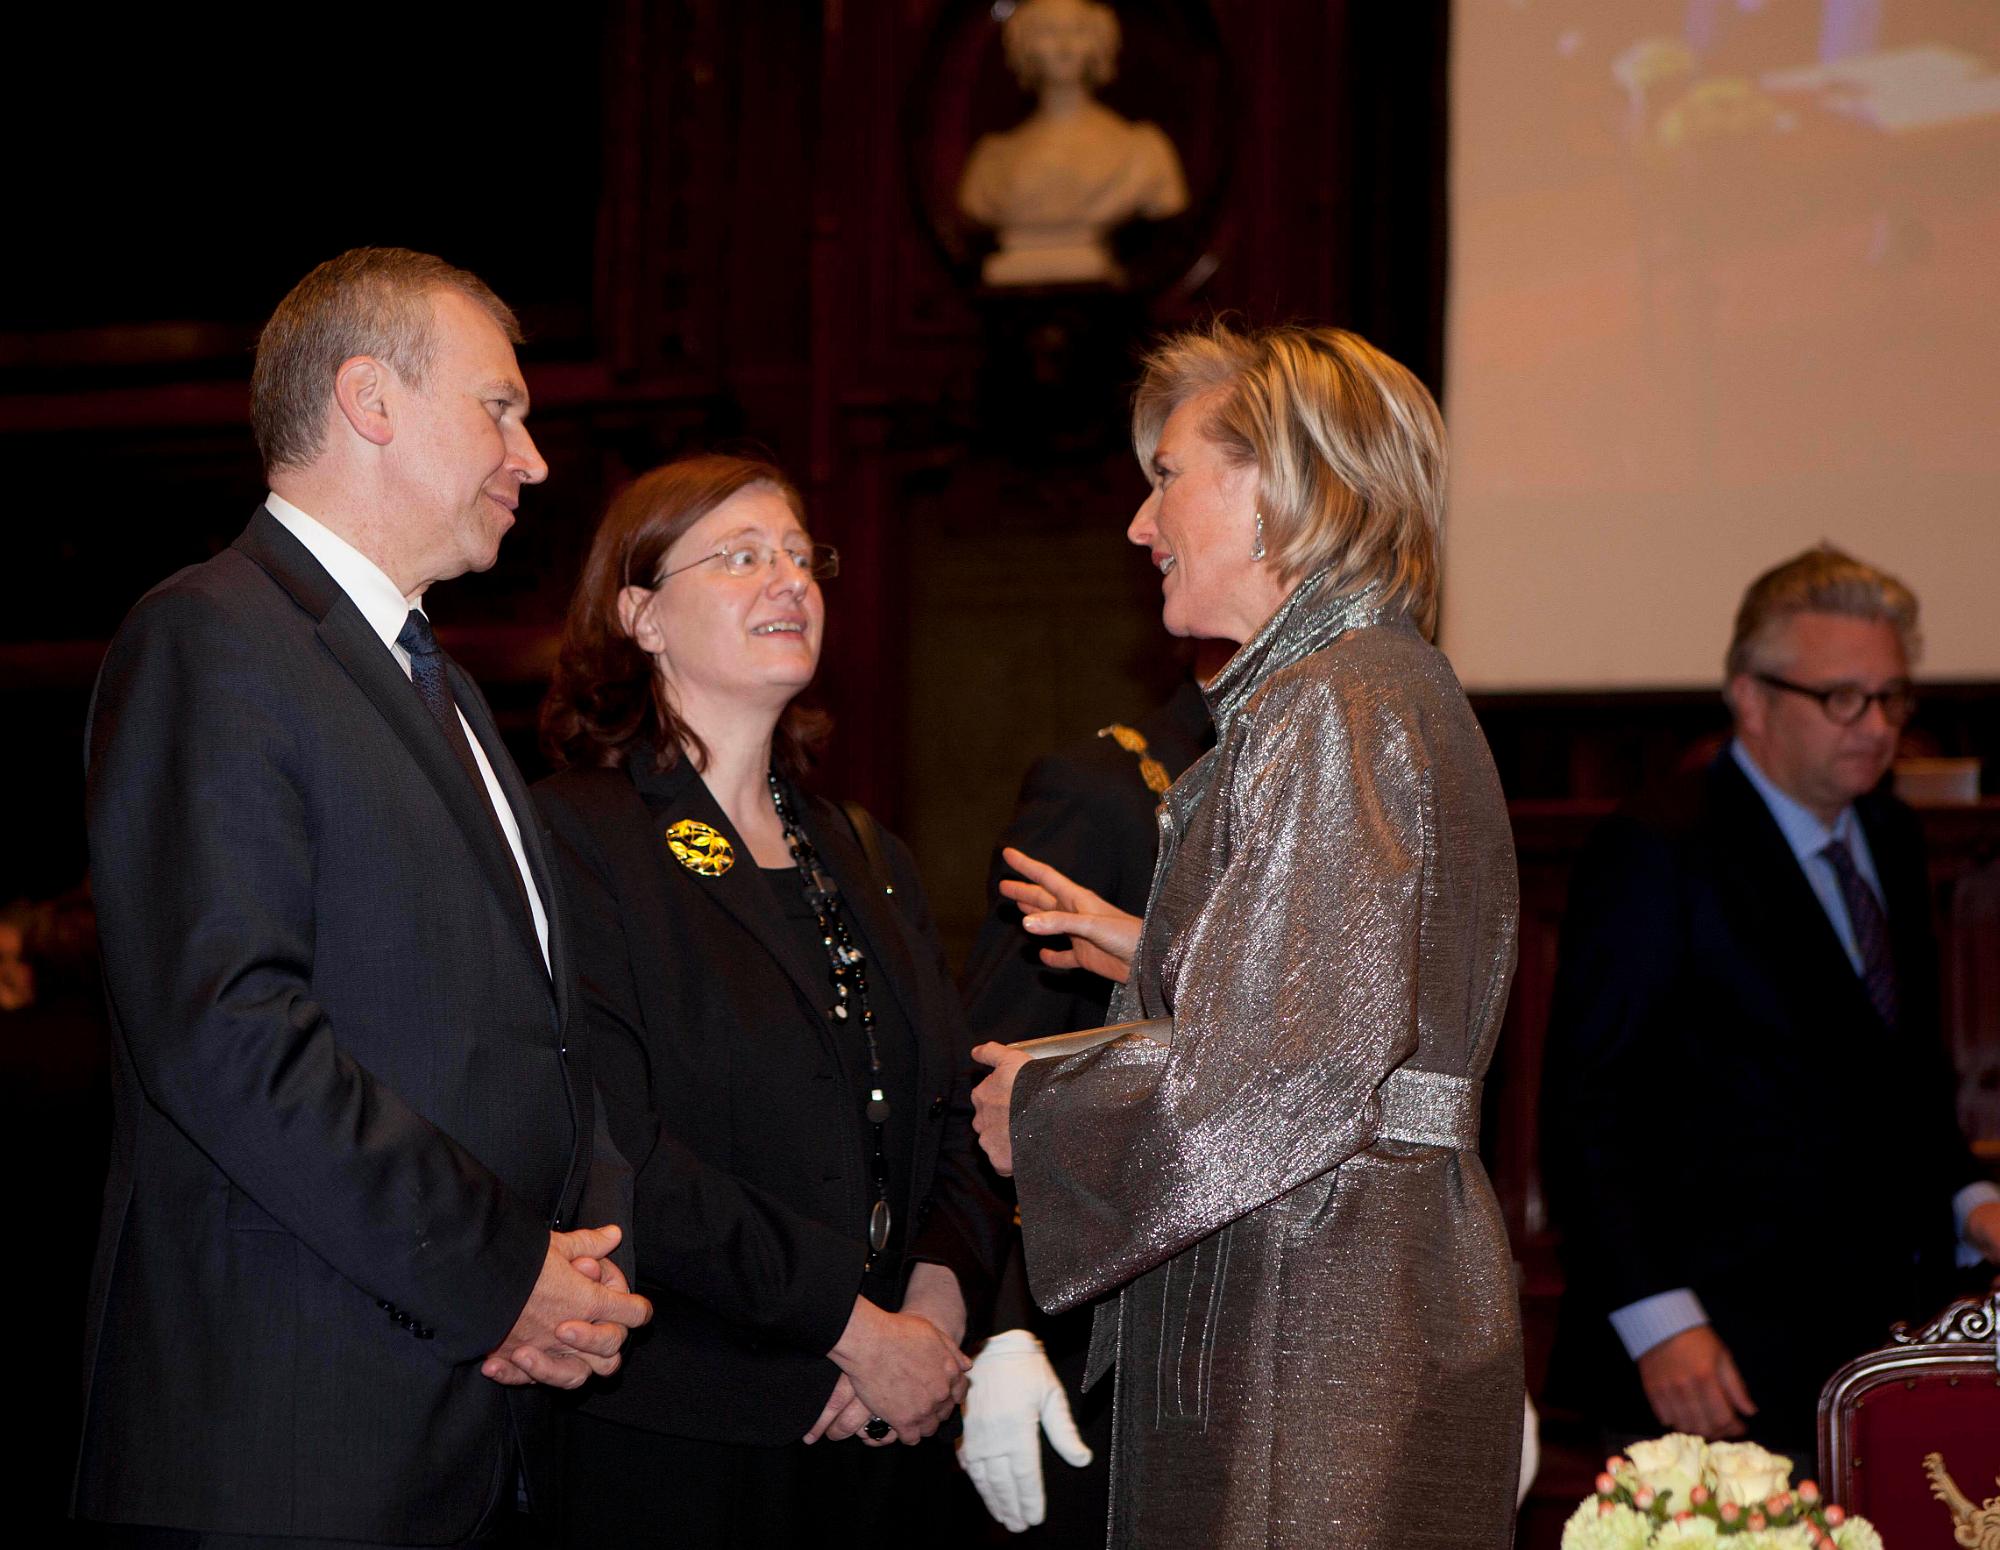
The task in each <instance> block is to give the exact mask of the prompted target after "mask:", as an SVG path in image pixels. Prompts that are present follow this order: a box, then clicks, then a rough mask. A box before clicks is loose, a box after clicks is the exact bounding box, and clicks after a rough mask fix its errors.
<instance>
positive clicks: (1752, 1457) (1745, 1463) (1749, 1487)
mask: <svg viewBox="0 0 2000 1550" xmlns="http://www.w3.org/2000/svg"><path fill="white" fill-rule="evenodd" d="M1708 1472H1709V1473H1710V1474H1712V1475H1713V1476H1715V1499H1716V1500H1717V1501H1719V1502H1734V1503H1736V1505H1737V1506H1739V1507H1742V1508H1746V1509H1747V1508H1751V1507H1761V1506H1763V1505H1764V1499H1765V1498H1766V1497H1770V1496H1776V1495H1777V1494H1778V1493H1779V1492H1780V1491H1783V1490H1786V1489H1788V1488H1789V1487H1790V1485H1791V1481H1792V1461H1791V1460H1790V1459H1788V1458H1786V1457H1785V1456H1784V1455H1783V1454H1782V1453H1766V1452H1765V1451H1764V1450H1763V1449H1762V1448H1760V1447H1758V1446H1757V1444H1756V1443H1754V1442H1712V1443H1710V1444H1709V1445H1708Z"/></svg>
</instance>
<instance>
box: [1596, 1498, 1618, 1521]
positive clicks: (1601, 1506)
mask: <svg viewBox="0 0 2000 1550" xmlns="http://www.w3.org/2000/svg"><path fill="white" fill-rule="evenodd" d="M1617 1510H1618V1504H1617V1503H1616V1502H1608V1501H1607V1502H1599V1503H1598V1504H1597V1515H1598V1516H1599V1517H1600V1518H1608V1517H1610V1516H1611V1514H1612V1513H1614V1512H1616V1511H1617Z"/></svg>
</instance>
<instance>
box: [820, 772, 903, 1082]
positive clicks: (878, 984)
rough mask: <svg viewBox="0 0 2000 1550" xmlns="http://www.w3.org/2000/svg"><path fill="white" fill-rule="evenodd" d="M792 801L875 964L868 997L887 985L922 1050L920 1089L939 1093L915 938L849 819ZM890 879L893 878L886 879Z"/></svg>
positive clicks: (828, 805)
mask: <svg viewBox="0 0 2000 1550" xmlns="http://www.w3.org/2000/svg"><path fill="white" fill-rule="evenodd" d="M792 800H793V801H794V802H795V803H801V805H802V806H803V807H804V810H805V811H806V813H807V814H808V821H809V822H810V823H811V824H812V828H811V831H810V832H811V835H812V841H813V844H814V845H815V846H816V847H817V848H818V850H819V853H820V859H821V860H822V861H824V862H825V863H826V864H827V866H829V867H830V868H832V870H833V875H834V879H835V881H836V882H838V883H839V884H840V899H841V903H842V905H843V906H844V907H845V909H846V910H847V917H848V921H849V926H850V929H851V930H853V931H854V932H855V934H856V935H858V936H859V937H860V938H861V940H862V942H863V944H864V947H863V951H865V952H866V953H867V954H868V955H869V958H870V960H871V968H872V970H873V972H871V973H870V974H869V975H868V993H869V994H870V995H871V996H880V995H881V994H882V986H883V983H884V982H885V981H886V982H887V983H888V985H889V987H890V991H891V993H892V994H893V995H894V996H895V998H896V1001H897V1004H898V1005H900V1006H901V1007H902V1009H903V1017H904V1019H905V1020H906V1021H907V1022H908V1023H909V1025H910V1029H911V1032H912V1036H913V1038H914V1039H915V1042H916V1047H917V1052H918V1066H919V1069H918V1089H917V1090H918V1091H919V1092H933V1091H936V1090H937V1080H938V1073H937V1072H936V1070H935V1069H934V1067H933V1062H934V1060H935V1058H936V1055H937V1053H938V1052H937V1049H936V1043H937V1041H936V1040H935V1039H931V1038H927V1037H925V1029H926V1028H927V1027H928V1026H931V1025H932V1024H934V1023H935V1021H936V1019H935V1018H926V1017H925V1015H924V1011H925V1009H924V1008H923V1006H921V1005H920V1004H919V1002H918V1000H917V986H918V985H920V984H923V983H925V982H924V981H923V980H922V979H921V978H920V977H919V975H918V974H917V965H916V960H915V959H914V958H912V957H911V955H910V946H909V939H908V937H907V935H906V933H905V931H904V929H903V922H902V919H901V917H900V916H899V915H898V913H897V910H896V906H895V903H894V901H892V900H891V899H890V898H889V896H888V895H887V894H885V893H883V891H882V883H881V882H878V881H876V879H875V877H874V875H873V873H872V872H871V871H870V869H869V866H868V858H867V857H866V856H865V855H863V854H862V850H861V845H860V842H859V841H858V840H857V839H856V838H855V836H854V831H853V829H852V827H851V826H850V825H849V824H848V821H847V815H846V814H845V813H842V812H841V811H839V809H837V808H835V807H834V806H833V805H832V804H831V803H828V802H813V803H803V802H802V799H801V798H800V796H799V794H798V792H797V789H796V788H794V790H793V796H792ZM883 881H888V879H883Z"/></svg>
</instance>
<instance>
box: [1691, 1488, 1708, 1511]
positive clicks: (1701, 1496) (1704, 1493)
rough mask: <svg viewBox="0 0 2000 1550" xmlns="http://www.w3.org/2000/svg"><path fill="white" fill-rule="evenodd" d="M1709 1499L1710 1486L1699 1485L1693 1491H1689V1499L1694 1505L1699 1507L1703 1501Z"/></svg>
mask: <svg viewBox="0 0 2000 1550" xmlns="http://www.w3.org/2000/svg"><path fill="white" fill-rule="evenodd" d="M1707 1500H1708V1487H1707V1486H1705V1485H1698V1486H1696V1487H1695V1488H1694V1489H1693V1490H1692V1491H1690V1492H1688V1501H1689V1503H1690V1504H1692V1505H1693V1506H1696V1507H1699V1506H1700V1505H1701V1504H1702V1503H1703V1502H1705V1501H1707Z"/></svg>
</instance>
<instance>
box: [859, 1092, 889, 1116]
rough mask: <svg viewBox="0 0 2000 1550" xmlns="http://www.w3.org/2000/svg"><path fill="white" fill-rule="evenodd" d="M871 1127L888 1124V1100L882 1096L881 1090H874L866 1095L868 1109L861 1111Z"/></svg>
mask: <svg viewBox="0 0 2000 1550" xmlns="http://www.w3.org/2000/svg"><path fill="white" fill-rule="evenodd" d="M862 1112H863V1113H864V1114H866V1115H867V1116H868V1123H869V1124H871V1125H886V1124H887V1123H888V1122H889V1100H888V1099H887V1098H884V1097H883V1096H882V1089H881V1088H879V1087H878V1088H876V1089H875V1090H874V1091H873V1092H872V1093H870V1094H869V1095H868V1107H867V1108H866V1109H864V1110H862Z"/></svg>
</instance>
